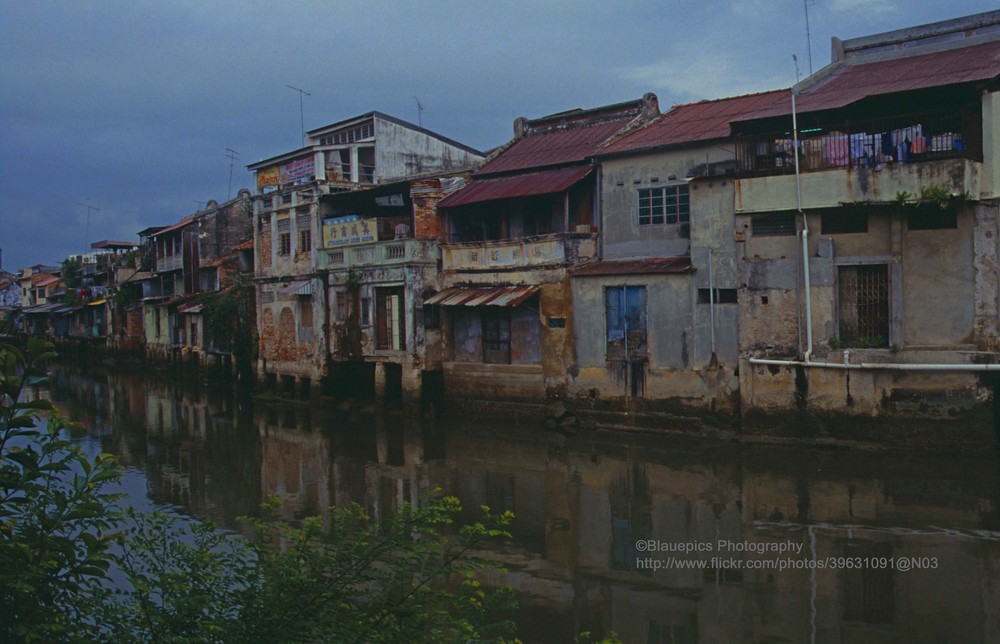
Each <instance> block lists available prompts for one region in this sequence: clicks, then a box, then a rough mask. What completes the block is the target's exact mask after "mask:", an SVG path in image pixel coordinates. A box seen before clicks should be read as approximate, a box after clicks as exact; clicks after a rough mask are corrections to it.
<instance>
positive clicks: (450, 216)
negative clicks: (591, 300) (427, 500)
mask: <svg viewBox="0 0 1000 644" xmlns="http://www.w3.org/2000/svg"><path fill="white" fill-rule="evenodd" d="M657 116H659V107H658V104H657V100H656V97H655V96H654V95H652V94H647V95H646V96H645V97H643V98H642V99H640V100H636V101H631V102H627V103H620V104H615V105H609V106H605V107H600V108H594V109H589V110H572V111H568V112H564V113H560V114H554V115H552V116H547V117H543V118H539V119H535V120H527V119H524V118H519V119H517V120H516V121H515V122H514V139H513V140H511V141H510V142H509V143H507V144H506V145H505V146H503V147H502V148H501V149H500V150H498V151H497V152H496V153H495V154H494V155H493V156H492V157H491V158H490V159H489V160H488V161H487V163H486V164H485V165H484V166H483V167H482V168H481V169H480V170H479V171H478V172H477V173H475V175H474V177H473V179H474V180H473V181H472V183H471V184H470V185H468V186H467V187H465V188H464V189H462V190H460V191H458V192H456V193H454V194H452V195H449V196H448V197H447V198H445V199H444V200H442V202H441V203H440V207H441V208H443V209H445V211H446V213H447V220H448V225H449V229H448V235H449V243H448V244H447V245H446V246H445V247H444V249H443V250H442V273H443V286H444V287H445V288H444V290H442V291H441V292H440V293H438V294H437V295H435V296H433V297H431V298H429V299H428V300H427V302H426V303H427V304H433V305H436V306H438V307H440V309H441V322H442V329H441V336H442V342H443V382H444V391H445V394H446V395H447V396H449V397H470V398H476V399H522V400H541V399H545V398H552V397H562V396H565V395H566V394H567V389H568V384H569V382H570V381H571V379H572V377H573V370H574V369H575V368H576V363H577V360H576V356H575V351H574V344H573V336H574V316H573V301H572V293H571V289H570V279H569V270H570V269H571V268H573V267H575V266H579V265H582V264H586V263H589V262H593V261H595V260H596V259H597V256H598V251H597V238H598V225H599V217H598V207H599V199H598V196H597V194H598V192H597V191H598V185H599V180H598V177H597V171H596V168H595V166H594V164H593V161H592V160H591V157H593V155H594V154H595V153H596V152H597V151H598V150H599V149H600V147H601V146H602V145H603V144H605V143H607V142H608V141H610V140H612V139H613V138H615V137H617V136H619V135H621V134H622V133H624V132H626V131H628V130H629V129H631V128H634V127H638V126H640V125H641V124H643V123H646V122H648V121H650V120H652V119H653V118H655V117H657Z"/></svg>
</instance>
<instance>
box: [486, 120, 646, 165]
mask: <svg viewBox="0 0 1000 644" xmlns="http://www.w3.org/2000/svg"><path fill="white" fill-rule="evenodd" d="M633 118H634V117H633ZM631 120H632V119H631V118H629V119H618V120H612V121H601V122H598V123H594V124H589V125H588V124H580V125H572V126H568V127H566V128H565V129H553V130H550V131H544V132H530V133H528V134H525V135H524V136H523V137H522V138H520V139H518V140H517V141H515V142H514V143H513V144H512V145H511V146H510V147H509V148H507V149H506V150H504V151H503V152H501V153H500V154H499V155H498V156H497V157H496V158H495V159H493V160H492V161H490V162H488V163H487V164H486V165H484V166H483V167H482V168H480V169H479V172H477V173H475V175H474V177H475V178H479V177H481V176H484V175H490V174H497V173H500V172H514V171H519V170H530V169H541V168H546V167H553V166H559V165H567V164H578V163H581V162H583V161H584V160H586V159H587V158H588V157H591V156H593V155H594V153H595V152H597V150H598V148H599V146H600V144H601V143H603V142H604V141H606V140H607V139H609V138H610V137H611V136H612V135H614V134H615V133H616V132H618V131H619V130H621V129H622V128H623V127H625V126H626V125H628V123H630V122H631Z"/></svg>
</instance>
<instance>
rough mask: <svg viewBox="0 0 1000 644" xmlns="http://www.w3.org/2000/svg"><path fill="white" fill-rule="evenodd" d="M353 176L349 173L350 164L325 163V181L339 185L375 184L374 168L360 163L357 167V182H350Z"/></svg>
mask: <svg viewBox="0 0 1000 644" xmlns="http://www.w3.org/2000/svg"><path fill="white" fill-rule="evenodd" d="M352 177H353V174H352V173H351V164H350V163H327V164H326V180H327V181H335V182H341V183H362V184H373V183H375V166H374V165H370V164H365V163H361V164H359V166H358V179H357V181H353V180H352Z"/></svg>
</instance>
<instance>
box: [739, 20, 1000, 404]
mask: <svg viewBox="0 0 1000 644" xmlns="http://www.w3.org/2000/svg"><path fill="white" fill-rule="evenodd" d="M833 50H834V56H833V58H834V60H833V63H832V64H831V65H830V66H828V67H826V68H824V69H823V70H821V71H820V72H818V73H817V74H815V75H813V76H811V77H810V78H808V79H806V80H805V81H803V82H802V83H800V84H799V85H797V86H796V87H795V88H794V90H793V91H794V94H795V110H796V114H795V119H794V120H793V114H792V102H791V95H790V96H789V98H788V100H786V101H784V102H783V103H782V104H780V105H778V106H776V107H774V108H772V109H770V110H765V111H763V112H760V113H758V114H756V115H754V116H753V117H752V118H749V119H746V120H743V121H741V122H736V123H734V126H733V127H734V131H735V133H736V135H737V156H738V167H737V180H736V212H737V217H736V235H737V240H738V244H737V246H738V249H737V253H738V255H739V257H740V258H741V260H742V261H741V265H740V272H741V275H740V284H741V290H740V297H739V302H740V304H739V309H740V324H739V326H740V346H741V349H742V350H743V351H744V359H743V360H742V361H741V366H740V391H741V396H742V400H743V406H744V410H745V411H777V410H789V409H791V410H794V409H796V408H798V409H809V410H814V411H824V410H831V411H839V412H848V413H855V414H861V415H878V414H883V413H895V412H902V413H907V412H921V411H925V410H928V409H933V408H938V409H941V410H944V411H947V412H950V413H955V412H957V411H958V410H961V409H963V408H965V407H969V406H973V405H975V404H976V403H977V402H982V401H983V400H984V399H987V398H988V396H989V388H991V386H992V385H991V383H990V379H989V378H990V376H987V375H985V374H984V373H983V371H984V370H986V369H996V368H997V367H996V365H993V366H991V367H985V366H982V364H981V363H995V362H996V361H997V355H998V353H997V352H998V349H1000V336H998V300H1000V293H998V283H1000V279H998V269H997V265H998V256H1000V250H998V243H1000V228H998V196H1000V195H998V190H1000V83H998V81H1000V12H990V13H987V14H979V15H976V16H970V17H967V18H962V19H958V20H953V21H948V22H943V23H936V24H933V25H927V26H924V27H917V28H913V29H906V30H901V31H896V32H889V33H885V34H878V35H874V36H869V37H865V38H858V39H855V40H848V41H843V42H841V41H839V40H836V39H835V40H834V43H833ZM796 122H797V126H798V139H799V142H798V144H796V142H795V138H796V137H795V132H794V131H793V123H796ZM796 149H798V150H801V152H800V154H799V155H798V169H799V171H798V173H796V171H795V168H796V164H795V160H796V155H795V152H794V151H795V150H796ZM799 200H801V214H800V213H799V212H798V211H799V206H798V203H799ZM803 248H805V255H806V257H807V258H808V259H807V261H806V262H803ZM818 363H819V364H818ZM880 365H881V366H880Z"/></svg>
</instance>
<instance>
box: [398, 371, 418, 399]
mask: <svg viewBox="0 0 1000 644" xmlns="http://www.w3.org/2000/svg"><path fill="white" fill-rule="evenodd" d="M402 385H403V400H420V396H421V395H422V393H423V371H422V370H421V369H420V368H419V367H414V366H413V365H410V364H404V365H403V382H402Z"/></svg>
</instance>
